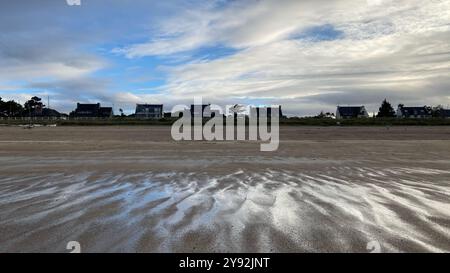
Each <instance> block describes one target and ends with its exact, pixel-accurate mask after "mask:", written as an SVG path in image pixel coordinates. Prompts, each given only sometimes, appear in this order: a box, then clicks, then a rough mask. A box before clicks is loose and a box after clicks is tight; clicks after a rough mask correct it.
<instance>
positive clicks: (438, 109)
mask: <svg viewBox="0 0 450 273" xmlns="http://www.w3.org/2000/svg"><path fill="white" fill-rule="evenodd" d="M443 111H444V106H442V105H438V106H435V107H433V108H432V109H431V115H432V116H433V117H434V118H440V117H442V114H443Z"/></svg>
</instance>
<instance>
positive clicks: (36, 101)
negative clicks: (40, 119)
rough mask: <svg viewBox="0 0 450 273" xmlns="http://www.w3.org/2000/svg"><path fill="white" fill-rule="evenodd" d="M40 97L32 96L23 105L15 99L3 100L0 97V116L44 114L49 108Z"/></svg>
mask: <svg viewBox="0 0 450 273" xmlns="http://www.w3.org/2000/svg"><path fill="white" fill-rule="evenodd" d="M45 107H46V106H45V105H44V104H43V103H42V99H41V98H39V97H36V96H34V97H32V98H31V99H29V100H28V101H26V102H25V103H24V105H23V106H22V105H21V104H20V103H17V102H16V101H14V100H9V101H3V99H2V98H1V97H0V117H28V116H39V115H43V114H44V113H45V112H46V111H45V110H46V109H47V108H45Z"/></svg>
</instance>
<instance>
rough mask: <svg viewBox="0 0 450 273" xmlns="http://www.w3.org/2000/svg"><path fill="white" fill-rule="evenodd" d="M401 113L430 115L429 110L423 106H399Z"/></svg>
mask: <svg viewBox="0 0 450 273" xmlns="http://www.w3.org/2000/svg"><path fill="white" fill-rule="evenodd" d="M400 110H401V112H402V114H403V115H408V116H410V115H414V116H415V115H431V111H429V110H428V109H427V108H426V107H425V106H421V107H401V108H400Z"/></svg>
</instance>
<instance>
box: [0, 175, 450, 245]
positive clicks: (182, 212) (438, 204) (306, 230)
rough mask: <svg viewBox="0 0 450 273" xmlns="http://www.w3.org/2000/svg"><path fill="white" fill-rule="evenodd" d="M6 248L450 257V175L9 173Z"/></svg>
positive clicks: (3, 180)
mask: <svg viewBox="0 0 450 273" xmlns="http://www.w3.org/2000/svg"><path fill="white" fill-rule="evenodd" d="M0 207H1V209H0V251H2V252H11V251H13V252H28V251H43V252H67V250H66V249H65V246H66V243H67V242H68V241H72V240H76V241H79V242H80V243H81V245H82V250H83V251H84V252H99V251H102V252H135V251H137V252H172V251H177V252H186V251H188V252H191V251H199V252H203V251H217V252H219V251H220V252H228V251H233V252H234V251H236V252H271V251H273V252H290V251H296V252H298V251H308V252H309V251H312V252H328V251H337V252H349V251H351V252H367V250H366V246H367V243H368V242H370V241H378V242H379V243H380V245H381V247H382V251H386V252H402V251H408V252H411V251H426V252H428V251H429V252H442V251H447V252H448V251H450V172H449V171H445V170H437V169H425V168H417V169H408V168H388V169H387V168H359V167H345V166H337V167H326V168H324V169H323V170H321V171H314V172H313V171H311V172H295V171H292V170H289V171H287V170H274V169H266V170H263V171H260V172H258V173H255V172H247V171H244V170H241V171H237V172H235V173H231V174H229V175H226V176H223V175H221V176H217V177H216V176H212V175H208V174H207V173H180V172H177V173H134V174H121V173H114V172H110V173H98V172H89V173H83V174H77V175H73V174H71V175H68V174H64V173H54V174H49V175H42V176H36V175H33V176H28V177H27V176H26V175H25V176H20V177H19V176H17V177H11V176H9V177H1V176H0Z"/></svg>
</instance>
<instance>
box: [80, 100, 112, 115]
mask: <svg viewBox="0 0 450 273" xmlns="http://www.w3.org/2000/svg"><path fill="white" fill-rule="evenodd" d="M74 114H75V116H80V117H110V116H111V115H112V114H113V109H112V107H100V103H96V104H90V103H77V109H75V113H74Z"/></svg>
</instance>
